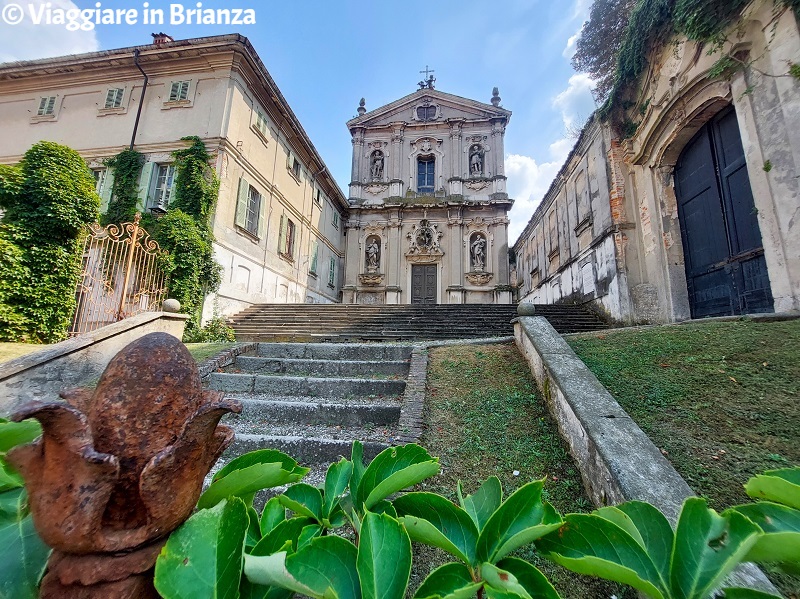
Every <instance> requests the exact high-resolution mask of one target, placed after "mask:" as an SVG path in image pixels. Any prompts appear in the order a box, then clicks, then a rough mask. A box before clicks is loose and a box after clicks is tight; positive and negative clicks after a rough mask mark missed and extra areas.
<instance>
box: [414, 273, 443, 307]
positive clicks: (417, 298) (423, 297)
mask: <svg viewBox="0 0 800 599" xmlns="http://www.w3.org/2000/svg"><path fill="white" fill-rule="evenodd" d="M436 271H437V266H436V264H413V265H412V266H411V303H412V304H435V303H436V278H437V276H436Z"/></svg>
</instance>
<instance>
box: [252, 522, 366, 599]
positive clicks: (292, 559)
mask: <svg viewBox="0 0 800 599" xmlns="http://www.w3.org/2000/svg"><path fill="white" fill-rule="evenodd" d="M357 553H358V550H357V549H356V547H355V545H353V544H352V543H351V542H350V541H347V540H345V539H343V538H341V537H335V536H330V537H319V538H316V539H314V540H312V541H311V542H310V543H309V544H308V545H306V546H305V547H303V548H302V549H301V550H299V551H298V552H297V553H294V554H292V555H287V554H286V553H285V552H279V553H275V554H273V555H268V556H253V555H245V558H244V573H245V576H247V578H248V579H249V580H250V582H252V583H255V584H261V585H265V586H279V587H281V588H284V589H288V590H290V591H294V592H295V593H302V594H303V595H308V596H309V597H314V598H315V599H333V598H335V599H360V597H361V589H360V586H359V581H358V572H357V570H356V559H357Z"/></svg>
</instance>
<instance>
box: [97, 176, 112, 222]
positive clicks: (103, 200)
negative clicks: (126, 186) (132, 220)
mask: <svg viewBox="0 0 800 599" xmlns="http://www.w3.org/2000/svg"><path fill="white" fill-rule="evenodd" d="M113 187H114V169H113V168H107V169H106V178H105V179H104V180H103V188H102V189H101V190H100V192H101V193H100V213H101V214H103V213H105V211H106V210H108V204H109V202H110V201H111V190H112V188H113Z"/></svg>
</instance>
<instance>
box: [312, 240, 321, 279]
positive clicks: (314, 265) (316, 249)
mask: <svg viewBox="0 0 800 599" xmlns="http://www.w3.org/2000/svg"><path fill="white" fill-rule="evenodd" d="M317 258H319V242H317V241H314V244H313V245H312V246H311V269H310V270H311V272H313V273H314V274H317Z"/></svg>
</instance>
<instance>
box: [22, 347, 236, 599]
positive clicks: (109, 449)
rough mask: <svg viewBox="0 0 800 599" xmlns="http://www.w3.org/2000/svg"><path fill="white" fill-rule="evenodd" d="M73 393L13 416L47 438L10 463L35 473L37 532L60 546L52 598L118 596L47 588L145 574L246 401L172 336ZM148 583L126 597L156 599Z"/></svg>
mask: <svg viewBox="0 0 800 599" xmlns="http://www.w3.org/2000/svg"><path fill="white" fill-rule="evenodd" d="M61 397H63V398H64V399H65V400H66V403H59V402H49V403H40V402H31V403H29V404H27V405H25V406H23V407H22V408H21V409H19V410H17V411H16V412H15V413H14V414H13V415H12V416H11V418H12V420H15V421H20V420H24V419H26V418H36V419H37V420H39V422H40V423H41V424H42V429H43V433H42V437H41V438H40V439H38V440H37V441H35V442H34V443H31V444H28V445H23V446H19V447H16V448H14V449H13V450H11V451H10V452H9V453H8V459H9V460H10V461H11V463H12V464H13V465H14V466H15V467H16V468H17V469H18V470H19V472H20V473H21V474H22V476H23V477H24V479H25V485H26V488H27V490H28V495H29V502H30V507H31V513H32V515H33V520H34V524H35V526H36V530H37V531H38V533H39V535H40V536H41V538H42V540H44V542H45V543H47V544H48V545H49V546H51V547H52V548H53V549H54V550H55V551H54V553H53V555H52V556H51V558H50V560H49V562H48V570H49V572H48V575H47V576H46V577H45V580H44V581H43V584H42V597H45V596H46V595H48V596H52V597H56V596H63V597H66V596H75V597H78V596H80V597H101V596H109V595H105V594H104V593H107V592H109V591H111V588H108V589H106V591H102V592H101V594H92V593H88V594H87V593H86V592H84V591H81V592H80V593H78V594H75V593H73V592H67V591H66V589H65V588H62V589H60V590H58V591H55V590H53V591H52V592H54V593H55V594H52V595H49V593H48V592H46V590H47V589H48V588H50V586H51V585H53V584H55V585H56V587H58V585H63V586H64V587H69V586H70V585H76V584H77V585H79V586H83V587H91V585H98V584H100V586H103V585H106V584H108V583H109V582H110V583H113V584H114V585H115V586H114V588H115V589H119V591H115V593H116V592H122V588H121V587H120V585H119V583H118V581H124V580H125V579H126V578H127V577H132V578H134V579H136V578H138V579H141V578H142V576H141V574H142V573H143V572H146V571H147V570H148V569H151V568H152V566H153V564H154V563H155V558H156V557H157V555H158V550H157V549H158V548H160V547H161V545H163V542H164V540H165V538H166V536H167V535H168V534H169V533H170V532H172V531H173V530H175V529H176V528H177V527H178V526H179V525H180V524H182V523H183V522H184V521H185V520H186V519H187V518H188V517H189V516H190V515H191V513H192V510H193V509H194V507H195V505H196V504H197V500H198V498H199V497H200V493H201V491H202V485H203V479H204V478H205V476H206V474H207V473H208V471H209V470H210V469H211V467H212V466H213V464H214V463H215V462H216V461H217V459H218V458H219V457H220V455H221V454H222V452H223V451H224V450H225V448H226V447H227V446H228V445H230V443H231V442H232V441H233V437H234V434H233V430H231V429H230V428H229V427H227V426H223V425H218V423H219V420H220V419H221V418H222V416H224V415H225V414H226V413H228V412H234V413H240V412H241V410H242V407H241V404H240V403H239V402H237V401H230V400H225V399H223V395H222V394H221V393H219V392H215V391H204V390H203V388H202V385H201V381H200V376H199V372H198V369H197V365H196V364H195V361H194V359H193V358H192V356H191V354H190V353H189V351H188V350H187V349H186V347H185V346H184V345H183V343H181V342H180V341H179V340H178V339H176V338H175V337H173V336H171V335H168V334H166V333H150V334H148V335H146V336H144V337H142V338H140V339H138V340H136V341H134V342H133V343H131V344H129V345H128V346H126V347H125V348H123V349H122V350H121V351H120V352H119V353H118V354H117V355H116V356H115V357H114V358H113V359H112V360H111V362H110V363H109V365H108V366H107V367H106V369H105V371H104V372H103V375H102V376H101V378H100V381H99V383H98V385H97V387H96V389H94V390H90V389H75V390H72V391H69V392H65V393H62V394H61ZM109 560H110V561H109ZM141 583H142V581H141V580H139V581H138V582H137V583H136V585H138V586H137V588H139V586H141ZM136 585H134V586H136ZM122 586H124V584H123V585H122ZM142 588H144V589H145V590H144V591H137V592H134V594H130V595H129V594H128V593H127V592H123V593H122V595H125V596H130V597H145V596H150V595H149V594H148V593H149V591H147V589H148V588H149V589H152V575H151V576H150V577H149V578H147V579H146V580H145V581H144V587H142ZM153 592H154V591H153ZM58 593H61V594H58ZM137 593H138V594H137ZM122 595H120V596H122Z"/></svg>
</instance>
